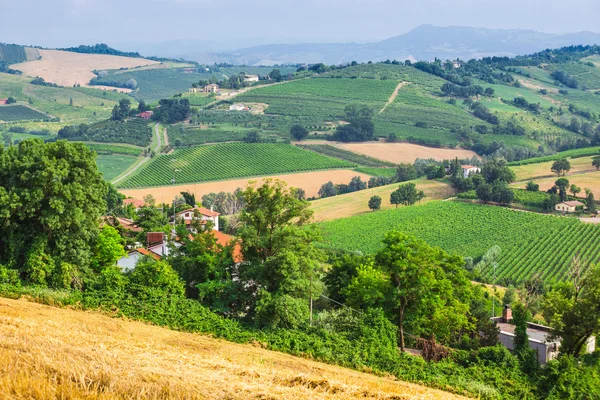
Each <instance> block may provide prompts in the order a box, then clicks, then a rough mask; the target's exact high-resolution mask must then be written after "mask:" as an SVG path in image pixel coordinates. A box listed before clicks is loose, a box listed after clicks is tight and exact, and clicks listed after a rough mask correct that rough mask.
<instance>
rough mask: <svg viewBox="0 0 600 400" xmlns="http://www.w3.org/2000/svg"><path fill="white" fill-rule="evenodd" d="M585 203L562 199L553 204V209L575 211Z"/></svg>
mask: <svg viewBox="0 0 600 400" xmlns="http://www.w3.org/2000/svg"><path fill="white" fill-rule="evenodd" d="M584 205H585V204H583V203H582V202H580V201H577V200H574V201H564V202H562V203H558V204H557V205H556V206H554V209H555V210H556V211H561V212H564V213H574V212H576V211H577V209H580V210H582V209H583V206H584Z"/></svg>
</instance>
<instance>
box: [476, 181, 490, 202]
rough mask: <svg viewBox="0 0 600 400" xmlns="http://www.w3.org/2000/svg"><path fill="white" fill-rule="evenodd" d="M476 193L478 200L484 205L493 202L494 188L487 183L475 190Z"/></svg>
mask: <svg viewBox="0 0 600 400" xmlns="http://www.w3.org/2000/svg"><path fill="white" fill-rule="evenodd" d="M475 193H476V194H477V198H478V199H479V200H481V201H483V202H484V203H488V202H489V201H491V200H492V188H491V187H490V185H488V184H487V183H483V184H481V185H479V187H478V188H477V189H475Z"/></svg>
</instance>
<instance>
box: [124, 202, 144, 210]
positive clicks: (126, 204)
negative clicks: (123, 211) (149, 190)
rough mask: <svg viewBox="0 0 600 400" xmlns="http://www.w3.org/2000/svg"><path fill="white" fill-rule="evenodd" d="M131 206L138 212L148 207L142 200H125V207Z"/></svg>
mask: <svg viewBox="0 0 600 400" xmlns="http://www.w3.org/2000/svg"><path fill="white" fill-rule="evenodd" d="M130 204H131V205H132V206H133V207H134V208H135V211H138V210H139V209H140V208H142V207H144V206H145V205H146V202H145V201H142V200H138V199H125V200H123V207H127V206H128V205H130Z"/></svg>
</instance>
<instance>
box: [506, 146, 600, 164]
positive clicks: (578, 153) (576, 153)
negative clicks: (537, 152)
mask: <svg viewBox="0 0 600 400" xmlns="http://www.w3.org/2000/svg"><path fill="white" fill-rule="evenodd" d="M588 156H600V147H585V148H583V149H573V150H566V151H561V152H559V153H556V154H552V155H549V156H544V157H535V158H529V159H527V160H523V161H514V162H511V163H508V165H529V164H538V163H543V162H548V161H554V160H559V159H561V158H579V157H588Z"/></svg>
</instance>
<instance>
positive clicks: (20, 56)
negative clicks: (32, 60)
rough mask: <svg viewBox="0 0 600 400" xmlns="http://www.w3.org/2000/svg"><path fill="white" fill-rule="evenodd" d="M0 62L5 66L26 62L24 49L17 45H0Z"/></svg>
mask: <svg viewBox="0 0 600 400" xmlns="http://www.w3.org/2000/svg"><path fill="white" fill-rule="evenodd" d="M0 61H2V62H4V63H6V64H16V63H19V62H23V61H27V53H25V47H24V46H20V45H17V44H7V43H0Z"/></svg>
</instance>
